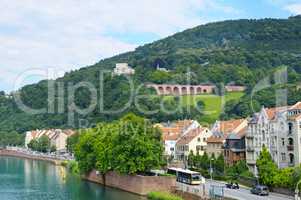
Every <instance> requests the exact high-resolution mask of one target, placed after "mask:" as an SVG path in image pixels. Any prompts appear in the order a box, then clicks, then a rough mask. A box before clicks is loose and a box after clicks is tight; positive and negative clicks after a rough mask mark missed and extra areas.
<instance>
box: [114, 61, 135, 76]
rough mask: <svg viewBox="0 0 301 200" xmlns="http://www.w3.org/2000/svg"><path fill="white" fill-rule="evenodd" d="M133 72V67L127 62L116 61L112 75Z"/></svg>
mask: <svg viewBox="0 0 301 200" xmlns="http://www.w3.org/2000/svg"><path fill="white" fill-rule="evenodd" d="M133 74H135V69H133V68H131V67H130V66H129V65H128V63H117V64H116V67H115V68H114V71H113V75H116V76H120V75H133Z"/></svg>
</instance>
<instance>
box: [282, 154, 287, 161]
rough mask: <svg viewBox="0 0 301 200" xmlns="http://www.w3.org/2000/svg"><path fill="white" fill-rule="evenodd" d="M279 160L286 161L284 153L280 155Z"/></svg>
mask: <svg viewBox="0 0 301 200" xmlns="http://www.w3.org/2000/svg"><path fill="white" fill-rule="evenodd" d="M281 160H282V161H286V155H285V153H281Z"/></svg>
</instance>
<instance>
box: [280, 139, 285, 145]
mask: <svg viewBox="0 0 301 200" xmlns="http://www.w3.org/2000/svg"><path fill="white" fill-rule="evenodd" d="M281 140H282V146H285V141H284V138H281Z"/></svg>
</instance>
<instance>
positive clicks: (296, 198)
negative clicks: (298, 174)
mask: <svg viewBox="0 0 301 200" xmlns="http://www.w3.org/2000/svg"><path fill="white" fill-rule="evenodd" d="M300 183H301V180H299V181H298V183H297V185H296V188H295V200H300V197H299V185H300Z"/></svg>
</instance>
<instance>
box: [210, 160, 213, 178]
mask: <svg viewBox="0 0 301 200" xmlns="http://www.w3.org/2000/svg"><path fill="white" fill-rule="evenodd" d="M212 161H213V158H211V159H210V178H211V181H212V180H213V177H212V174H213V168H212Z"/></svg>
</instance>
